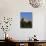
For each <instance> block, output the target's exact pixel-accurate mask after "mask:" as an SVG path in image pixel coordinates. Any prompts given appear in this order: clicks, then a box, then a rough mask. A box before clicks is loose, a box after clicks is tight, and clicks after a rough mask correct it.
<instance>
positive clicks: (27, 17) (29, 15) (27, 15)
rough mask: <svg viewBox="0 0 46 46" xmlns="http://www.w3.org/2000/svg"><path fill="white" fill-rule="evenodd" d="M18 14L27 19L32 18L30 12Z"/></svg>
mask: <svg viewBox="0 0 46 46" xmlns="http://www.w3.org/2000/svg"><path fill="white" fill-rule="evenodd" d="M20 15H21V18H25V19H27V20H29V21H31V20H32V12H21V13H20Z"/></svg>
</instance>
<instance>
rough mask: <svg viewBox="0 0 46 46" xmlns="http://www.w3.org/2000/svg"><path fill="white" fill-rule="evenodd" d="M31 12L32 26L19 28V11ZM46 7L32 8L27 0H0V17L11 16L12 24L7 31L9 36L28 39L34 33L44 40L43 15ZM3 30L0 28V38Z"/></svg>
mask: <svg viewBox="0 0 46 46" xmlns="http://www.w3.org/2000/svg"><path fill="white" fill-rule="evenodd" d="M21 11H24V12H32V13H33V20H32V21H33V28H32V29H21V28H20V12H21ZM45 12H46V8H42V7H40V8H32V7H31V6H30V4H29V1H28V0H0V19H2V18H3V17H4V16H6V17H12V18H13V21H12V26H11V29H10V31H8V34H10V35H9V37H13V39H16V40H28V39H29V37H32V36H33V35H34V34H36V35H37V38H38V39H39V40H44V39H45V36H44V30H45V28H44V27H45V26H44V25H45V16H44V15H46V13H45ZM2 33H3V31H1V30H0V35H1V36H0V39H4V37H3V34H2Z"/></svg>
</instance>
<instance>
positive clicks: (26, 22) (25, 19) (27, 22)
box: [20, 12, 32, 28]
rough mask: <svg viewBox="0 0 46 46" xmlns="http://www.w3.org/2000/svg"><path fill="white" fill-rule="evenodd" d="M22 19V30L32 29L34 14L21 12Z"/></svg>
mask: <svg viewBox="0 0 46 46" xmlns="http://www.w3.org/2000/svg"><path fill="white" fill-rule="evenodd" d="M20 18H21V20H20V27H21V28H32V12H21V13H20Z"/></svg>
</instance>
